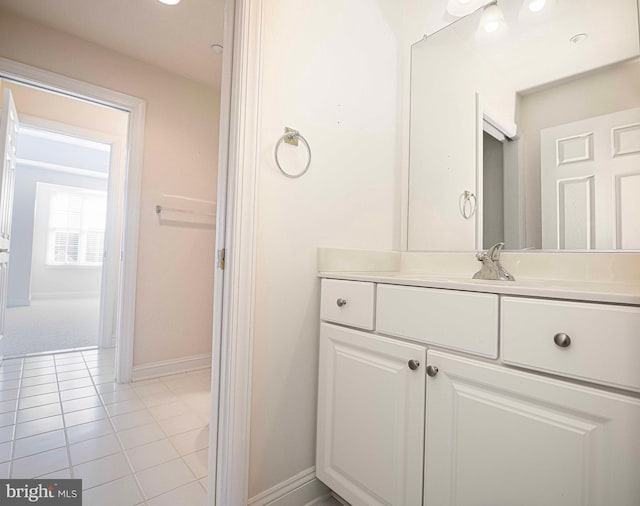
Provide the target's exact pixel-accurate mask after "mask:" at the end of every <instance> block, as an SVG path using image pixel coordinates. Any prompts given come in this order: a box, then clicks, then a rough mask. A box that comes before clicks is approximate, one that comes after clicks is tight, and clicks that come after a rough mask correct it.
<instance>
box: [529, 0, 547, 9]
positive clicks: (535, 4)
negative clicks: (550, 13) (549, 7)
mask: <svg viewBox="0 0 640 506" xmlns="http://www.w3.org/2000/svg"><path fill="white" fill-rule="evenodd" d="M546 4H547V0H530V1H529V4H528V5H527V7H529V10H530V11H531V12H540V11H541V10H542V9H544V6H545V5H546Z"/></svg>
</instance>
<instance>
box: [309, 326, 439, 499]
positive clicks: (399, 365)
mask: <svg viewBox="0 0 640 506" xmlns="http://www.w3.org/2000/svg"><path fill="white" fill-rule="evenodd" d="M425 358H426V349H425V348H424V347H422V346H416V345H413V344H409V343H405V342H401V341H398V340H392V339H387V338H384V337H380V336H375V335H372V334H365V333H363V332H359V331H356V330H351V329H346V328H341V327H336V326H333V325H328V324H326V323H323V324H322V325H321V330H320V375H319V386H318V437H317V451H316V474H317V476H318V478H319V479H320V480H322V481H323V482H324V483H325V484H326V485H328V486H329V487H330V488H331V489H332V490H334V491H335V492H336V493H337V494H339V495H340V496H342V497H343V498H344V499H346V500H347V501H348V502H349V504H351V505H353V506H383V505H386V506H388V505H394V506H414V505H418V504H421V502H422V500H421V498H422V480H423V474H422V470H423V442H424V441H423V437H424V402H425V397H424V393H425V368H424V360H425Z"/></svg>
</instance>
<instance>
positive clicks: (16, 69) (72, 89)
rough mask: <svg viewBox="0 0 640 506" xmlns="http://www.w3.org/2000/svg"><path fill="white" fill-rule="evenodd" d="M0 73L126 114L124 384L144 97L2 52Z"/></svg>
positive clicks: (119, 355)
mask: <svg viewBox="0 0 640 506" xmlns="http://www.w3.org/2000/svg"><path fill="white" fill-rule="evenodd" d="M0 77H3V78H7V79H11V80H14V81H16V82H19V83H23V84H27V85H31V86H37V87H39V88H43V89H46V90H50V91H55V92H58V93H63V94H66V95H71V96H74V97H78V98H83V99H86V100H90V101H92V102H95V103H98V104H102V105H106V106H108V107H114V108H116V109H120V110H122V111H126V112H128V113H129V136H128V139H127V142H128V154H129V156H128V160H127V169H126V176H125V192H126V196H125V203H124V213H123V216H124V218H123V223H122V230H123V240H122V246H121V270H120V289H119V297H118V310H117V314H118V318H117V325H116V335H117V350H116V380H117V381H118V382H120V383H128V382H129V381H131V374H132V368H133V334H134V319H135V300H136V272H137V266H138V227H139V215H140V189H141V183H142V153H143V149H144V123H145V110H146V102H145V101H144V100H142V99H140V98H136V97H132V96H130V95H125V94H124V93H120V92H117V91H113V90H110V89H107V88H103V87H101V86H96V85H94V84H89V83H85V82H83V81H78V80H77V79H72V78H70V77H66V76H63V75H60V74H56V73H54V72H49V71H47V70H42V69H38V68H36V67H31V66H30V65H25V64H23V63H19V62H16V61H13V60H9V59H8V58H2V57H0Z"/></svg>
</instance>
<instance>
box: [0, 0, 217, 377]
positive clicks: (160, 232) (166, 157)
mask: <svg viewBox="0 0 640 506" xmlns="http://www.w3.org/2000/svg"><path fill="white" fill-rule="evenodd" d="M0 56H3V57H6V58H10V59H12V60H15V61H18V62H21V63H25V64H28V65H32V66H34V67H38V68H42V69H45V70H49V71H52V72H56V73H58V74H62V75H65V76H69V77H72V78H75V79H79V80H82V81H86V82H89V83H92V84H97V85H99V86H103V87H106V88H110V89H112V90H116V91H120V92H122V93H126V94H129V95H133V96H136V97H139V98H142V99H144V100H146V103H147V113H146V128H145V136H144V143H145V144H144V163H143V173H142V198H141V212H140V235H139V241H140V242H139V253H138V276H137V295H136V311H135V315H136V326H135V348H134V365H136V366H138V365H142V364H147V363H152V362H157V361H163V360H171V359H176V358H180V357H186V356H191V355H197V354H203V353H209V352H210V351H211V321H212V292H213V288H212V287H213V268H214V266H213V262H214V261H213V258H214V233H213V230H212V229H202V228H194V227H186V226H185V227H180V226H167V225H163V226H160V224H159V222H158V219H157V216H156V214H155V212H154V206H155V204H156V202H157V201H158V198H159V197H160V196H161V195H162V194H164V193H170V194H175V195H183V196H187V197H192V198H199V199H206V200H215V195H216V172H217V170H216V167H217V142H218V117H219V100H220V96H219V92H217V91H216V90H214V89H212V88H210V87H207V86H205V85H203V84H200V83H196V82H194V81H191V80H188V79H185V78H182V77H180V76H178V75H175V74H172V73H169V72H167V71H165V70H162V69H159V68H157V67H154V66H152V65H148V64H146V63H142V62H140V61H137V60H134V59H131V58H129V57H126V56H124V55H122V54H120V53H116V52H114V51H111V50H109V49H106V48H103V47H101V46H97V45H95V44H92V43H89V42H87V41H84V40H82V39H78V38H76V37H73V36H70V35H67V34H64V33H61V32H58V31H55V30H52V29H50V28H47V27H45V26H42V25H38V24H35V23H32V22H30V21H28V20H25V19H23V18H19V17H16V16H14V15H11V14H8V13H5V12H0Z"/></svg>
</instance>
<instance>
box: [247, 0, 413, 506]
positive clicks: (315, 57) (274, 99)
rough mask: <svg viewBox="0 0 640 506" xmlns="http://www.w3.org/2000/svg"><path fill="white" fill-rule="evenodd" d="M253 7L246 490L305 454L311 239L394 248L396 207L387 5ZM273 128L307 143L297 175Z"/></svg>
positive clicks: (395, 73) (396, 121)
mask: <svg viewBox="0 0 640 506" xmlns="http://www.w3.org/2000/svg"><path fill="white" fill-rule="evenodd" d="M263 5H264V18H263V41H262V42H263V45H262V58H263V59H262V79H261V86H262V89H261V94H260V96H261V110H260V114H261V125H260V136H261V144H260V151H261V163H260V179H259V193H258V206H259V208H258V247H257V257H256V261H257V285H256V300H255V335H254V355H253V357H254V367H253V401H252V407H251V409H252V420H251V455H250V458H251V464H250V484H249V496H250V497H251V496H255V495H256V494H258V493H260V492H263V491H265V490H267V489H269V488H270V487H272V486H274V485H276V484H278V483H280V482H282V481H284V480H286V479H288V478H290V477H292V476H294V475H296V474H298V473H299V472H301V471H303V470H306V469H308V468H310V467H311V466H313V465H314V463H315V427H316V402H317V396H316V390H317V373H318V369H317V362H318V352H317V349H318V331H319V286H320V284H319V281H318V279H317V278H316V249H317V248H318V247H319V246H333V247H343V248H370V249H384V250H388V249H392V248H394V247H397V246H398V244H397V241H395V240H394V239H395V238H396V237H398V232H397V228H396V227H397V224H398V222H399V220H398V219H397V213H398V211H399V209H400V203H399V201H398V200H397V198H396V197H397V195H398V193H399V191H398V187H397V185H398V182H399V177H398V174H399V171H398V167H399V160H400V139H401V128H400V126H401V112H402V111H401V103H402V102H401V89H400V77H401V71H402V61H401V55H402V47H401V34H402V30H401V28H402V27H401V25H402V10H401V9H400V8H398V3H397V2H396V1H395V0H326V1H323V2H315V1H313V0H305V1H299V0H298V1H295V0H266V1H264V4H263ZM285 126H290V127H294V128H297V129H299V130H300V131H301V133H302V134H303V135H304V136H305V137H306V138H307V140H308V141H309V144H310V145H311V149H312V150H313V162H312V164H311V168H310V169H309V172H308V173H307V174H306V175H305V176H303V177H302V178H300V179H288V178H286V177H284V176H283V175H281V174H280V173H279V172H278V170H277V168H276V166H275V164H274V162H273V148H274V145H275V143H276V141H277V140H278V138H279V137H280V136H281V135H282V133H283V129H284V127H285ZM299 149H300V150H302V149H304V148H302V147H301V148H299Z"/></svg>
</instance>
